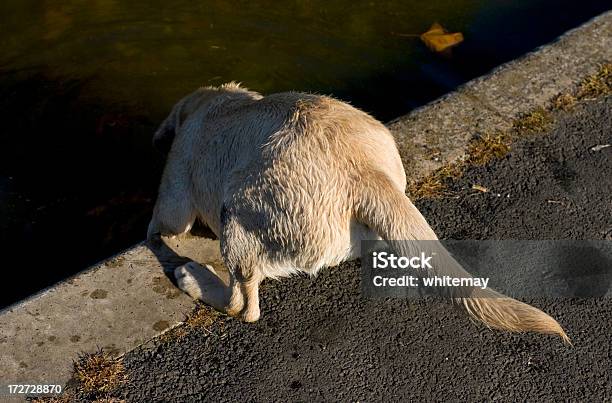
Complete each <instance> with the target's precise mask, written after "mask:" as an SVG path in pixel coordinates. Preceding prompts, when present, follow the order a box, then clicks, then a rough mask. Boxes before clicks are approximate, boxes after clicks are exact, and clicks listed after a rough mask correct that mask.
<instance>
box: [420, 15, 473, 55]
mask: <svg viewBox="0 0 612 403" xmlns="http://www.w3.org/2000/svg"><path fill="white" fill-rule="evenodd" d="M421 40H422V41H423V42H424V43H425V45H427V47H428V48H429V49H431V50H432V51H434V52H443V51H445V50H446V49H449V48H451V47H453V46H456V45H458V44H460V43H461V42H463V34H462V33H461V32H455V33H452V34H451V33H448V32H446V30H445V29H444V27H442V25H440V24H438V23H437V22H434V23H433V25H432V26H431V28H429V31H427V32H425V33H424V34H422V35H421Z"/></svg>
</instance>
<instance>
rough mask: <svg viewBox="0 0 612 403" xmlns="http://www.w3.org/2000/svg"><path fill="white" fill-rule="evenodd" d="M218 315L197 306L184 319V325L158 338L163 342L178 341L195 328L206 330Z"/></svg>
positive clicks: (199, 305)
mask: <svg viewBox="0 0 612 403" xmlns="http://www.w3.org/2000/svg"><path fill="white" fill-rule="evenodd" d="M220 315H221V314H220V313H219V312H217V311H216V310H214V309H213V308H211V307H209V306H206V305H203V304H197V305H196V306H195V307H194V308H193V311H192V312H191V313H190V314H189V315H188V316H187V318H185V322H184V323H182V324H181V325H179V326H177V327H175V328H173V329H171V330H169V331H167V332H165V333H164V334H162V335H161V336H160V337H161V339H162V340H163V341H171V340H180V339H182V338H183V337H185V336H187V334H188V333H189V331H190V330H193V329H197V328H202V329H205V330H208V328H209V327H210V326H211V325H212V324H213V323H215V321H216V320H217V318H218V317H219V316H220Z"/></svg>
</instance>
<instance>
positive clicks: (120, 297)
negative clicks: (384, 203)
mask: <svg viewBox="0 0 612 403" xmlns="http://www.w3.org/2000/svg"><path fill="white" fill-rule="evenodd" d="M611 37H612V12H607V13H605V14H603V15H601V16H599V17H597V18H595V19H593V20H591V21H590V22H588V23H586V24H584V25H583V26H581V27H579V28H577V29H575V30H573V31H570V32H568V33H567V34H565V35H563V36H562V37H561V38H560V39H559V40H557V41H556V42H554V43H552V44H550V45H547V46H544V47H542V48H540V49H538V50H537V51H535V52H534V53H530V54H528V55H526V56H524V57H522V58H521V59H519V60H516V61H513V62H511V63H508V64H506V65H504V66H502V67H500V68H498V69H496V70H495V71H493V72H492V73H491V74H490V75H488V76H485V77H482V78H478V79H476V80H473V81H471V82H469V83H467V84H466V85H464V86H462V87H460V88H459V89H458V90H457V91H456V92H453V93H451V94H449V95H447V96H445V97H443V98H441V99H439V100H437V101H435V102H432V103H431V104H429V105H427V106H425V107H423V108H420V109H417V110H415V111H413V112H412V113H410V114H408V115H406V116H403V117H401V118H399V119H396V120H394V121H392V122H390V123H389V128H390V129H391V131H392V132H393V133H394V135H395V137H396V139H397V141H398V145H399V147H400V153H401V155H402V158H403V160H404V164H405V166H406V171H407V175H408V178H409V179H416V178H419V177H422V176H424V175H427V174H428V173H430V172H432V171H433V170H434V169H436V168H438V167H440V166H442V165H443V164H445V163H447V162H451V161H453V160H456V159H457V158H460V157H461V156H462V155H464V153H465V149H466V146H467V144H468V141H469V140H470V139H471V138H472V137H473V136H474V135H476V134H482V133H487V132H492V131H495V130H497V129H508V128H509V127H510V126H511V122H512V120H513V119H515V118H516V117H518V116H520V115H521V114H523V113H525V112H527V111H529V110H531V109H533V108H535V107H538V106H544V105H546V103H547V102H548V101H549V100H550V99H551V98H552V97H553V96H555V95H556V94H558V93H560V92H567V91H570V90H572V89H573V88H574V86H575V85H576V84H578V82H579V80H580V79H581V78H583V77H585V76H587V75H589V74H592V73H594V72H595V71H596V70H597V69H598V65H599V64H601V63H604V62H609V61H610V60H612V47H610V38H611ZM432 151H433V152H436V153H439V158H437V159H436V160H431V159H429V158H428V155H431V152H432ZM170 246H171V248H172V249H173V250H174V252H176V253H178V254H179V255H181V256H184V257H185V258H186V259H193V260H195V261H198V262H200V263H207V264H212V265H213V266H214V267H215V268H216V269H218V270H222V264H221V260H220V256H219V246H218V242H217V241H213V240H210V239H206V238H196V237H191V236H190V237H186V238H184V239H181V240H179V241H175V242H173V243H172V244H170ZM186 259H180V258H178V259H177V258H176V257H172V256H171V254H167V255H155V254H154V253H153V252H151V251H150V250H149V249H148V248H147V247H146V246H144V245H143V244H139V245H136V246H135V247H133V248H132V249H130V250H128V251H126V252H124V253H121V254H119V255H117V256H116V257H114V258H112V259H109V260H107V261H105V262H102V263H100V264H99V265H97V266H95V267H93V268H90V269H88V270H85V271H84V272H82V273H80V274H78V275H76V276H74V277H72V278H70V279H68V280H66V281H63V282H61V283H59V284H57V285H55V286H53V287H51V288H49V289H47V290H45V291H43V292H41V293H39V294H37V295H34V296H32V297H31V298H29V299H27V300H25V301H23V302H21V303H19V304H16V305H14V306H11V307H9V308H7V309H5V310H4V311H2V312H0V371H1V378H0V386H2V387H4V385H6V384H9V383H10V384H13V383H30V384H32V383H34V384H35V383H45V384H49V383H61V384H63V383H65V382H66V381H67V380H68V378H69V376H70V373H71V363H72V360H74V359H75V358H76V357H77V356H78V354H79V353H80V352H83V351H88V352H89V351H92V350H95V349H97V348H99V347H102V348H105V349H108V350H111V351H113V352H115V353H117V354H123V353H125V352H127V351H129V350H131V349H133V348H135V347H136V346H138V345H140V344H141V343H143V342H146V341H147V340H149V339H151V338H153V337H154V336H156V335H158V334H159V333H161V332H163V331H164V330H165V329H167V328H170V327H172V326H174V325H176V324H178V323H179V322H180V321H182V320H183V319H184V318H185V316H186V315H187V314H188V313H189V312H190V311H191V310H192V308H193V305H194V304H193V301H191V300H190V298H189V297H187V296H186V295H183V294H182V293H181V292H180V291H179V290H178V289H177V288H175V287H174V285H173V284H172V283H171V282H170V281H169V280H168V279H167V277H166V276H165V275H164V273H163V268H164V267H175V266H178V265H179V264H181V263H183V262H184V261H186ZM2 392H4V391H2Z"/></svg>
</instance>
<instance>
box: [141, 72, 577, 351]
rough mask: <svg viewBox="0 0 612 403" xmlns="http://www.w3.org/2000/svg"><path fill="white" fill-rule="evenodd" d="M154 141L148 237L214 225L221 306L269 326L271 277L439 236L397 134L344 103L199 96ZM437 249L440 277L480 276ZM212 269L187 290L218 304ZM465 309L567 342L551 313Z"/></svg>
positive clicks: (238, 94)
mask: <svg viewBox="0 0 612 403" xmlns="http://www.w3.org/2000/svg"><path fill="white" fill-rule="evenodd" d="M154 143H155V144H156V146H158V147H161V148H164V147H166V148H168V149H169V151H168V156H167V161H166V166H165V169H164V173H163V176H162V180H161V184H160V187H159V195H158V198H157V202H156V205H155V208H154V212H153V217H152V220H151V223H150V225H149V230H148V239H150V240H154V239H156V238H159V236H161V235H165V236H173V235H178V234H182V233H185V232H187V231H189V230H190V228H191V227H192V225H193V223H194V221H195V220H196V219H199V220H201V221H202V222H203V223H205V224H206V225H208V226H209V227H210V228H211V230H212V231H213V232H214V233H215V234H216V235H217V236H218V237H219V239H220V244H221V255H222V257H223V260H224V263H225V265H226V266H227V268H228V270H229V272H230V284H229V288H230V293H229V296H228V298H227V301H226V302H225V303H223V305H224V306H223V307H221V308H223V309H225V311H226V312H227V313H228V314H230V315H234V316H239V317H241V318H242V319H243V320H245V321H247V322H254V321H257V320H258V319H259V317H260V309H259V285H260V283H261V281H262V280H263V279H265V278H268V277H270V278H281V277H286V276H290V275H292V274H294V273H297V272H306V273H309V274H313V275H314V274H316V273H317V271H318V270H320V269H321V268H323V267H327V266H335V265H338V264H339V263H341V262H343V261H346V260H351V259H355V258H357V257H358V256H359V254H360V243H361V241H362V240H372V239H383V240H415V241H416V240H436V239H437V237H436V235H435V233H434V232H433V230H432V229H431V228H430V226H429V225H428V224H427V222H426V221H425V219H424V218H423V216H422V215H421V214H420V213H419V211H418V210H417V209H416V207H415V206H414V205H413V204H412V203H411V201H410V200H409V198H408V197H407V196H406V195H405V188H406V176H405V173H404V168H403V166H402V162H401V159H400V156H399V153H398V150H397V147H396V144H395V141H394V139H393V137H392V136H391V134H390V132H389V131H388V130H387V128H386V127H385V126H384V125H383V124H382V123H380V122H378V121H377V120H376V119H374V118H372V117H371V116H369V115H368V114H366V113H364V112H362V111H360V110H358V109H356V108H354V107H352V106H350V105H348V104H346V103H343V102H340V101H338V100H336V99H333V98H330V97H326V96H319V95H312V94H304V93H297V92H286V93H280V94H272V95H269V96H262V95H260V94H258V93H256V92H253V91H249V90H247V89H245V88H241V87H240V86H239V85H237V84H234V83H230V84H225V85H222V86H220V87H207V88H200V89H198V90H196V91H195V92H193V93H192V94H190V95H188V96H186V97H185V98H183V99H182V100H181V101H179V102H178V103H177V104H176V105H175V106H174V108H173V110H172V112H171V113H170V115H169V116H168V117H167V118H166V120H165V121H164V122H163V123H162V124H161V126H160V128H159V130H158V131H157V132H156V133H155V135H154ZM402 244H410V242H407V243H406V242H403V243H402ZM406 248H407V249H410V247H409V246H408V247H406ZM400 249H401V247H400ZM398 252H400V253H403V254H404V255H405V254H406V253H409V252H410V250H400V251H398ZM437 252H438V255H439V256H441V257H442V258H443V260H444V263H445V264H444V265H441V268H440V269H439V270H440V272H439V273H437V274H441V275H451V276H456V277H469V276H470V275H469V273H467V272H466V271H465V270H464V269H463V268H462V267H461V266H460V265H459V264H458V263H457V262H456V261H455V260H454V259H453V258H452V257H451V256H450V255H449V254H448V252H446V251H445V250H444V249H443V248H442V247H440V250H438V251H437ZM201 272H202V268H201V267H199V266H198V265H197V264H194V263H190V264H187V265H183V266H180V267H178V268H176V270H175V276H176V279H177V283H178V285H179V286H180V287H181V288H182V289H183V290H184V291H185V292H187V293H188V294H189V295H191V296H192V297H194V298H197V299H202V300H204V301H205V302H209V303H211V304H212V305H213V306H217V307H219V305H220V303H219V302H218V301H210V300H208V298H207V295H206V292H205V291H204V287H203V286H202V280H201ZM454 300H455V301H456V302H458V303H459V304H460V305H462V306H464V307H465V309H466V310H467V312H468V313H469V314H470V315H471V316H472V317H474V318H476V319H478V320H480V321H482V322H484V323H485V324H486V325H487V326H489V327H492V328H497V329H504V330H509V331H519V332H521V331H536V332H541V333H552V334H558V335H560V336H561V337H562V338H563V339H564V340H568V339H567V336H566V335H565V332H564V331H563V329H562V328H561V326H559V324H558V323H557V322H556V321H555V320H554V319H552V318H551V317H550V316H548V315H547V314H545V313H544V312H542V311H540V310H538V309H536V308H534V307H531V306H529V305H527V304H524V303H522V302H519V301H516V300H514V299H511V298H508V297H505V296H503V295H501V294H498V293H496V292H495V291H493V290H490V289H486V290H478V292H476V291H475V292H474V294H473V295H469V296H461V297H456V298H454Z"/></svg>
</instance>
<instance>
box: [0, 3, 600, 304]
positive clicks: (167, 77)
mask: <svg viewBox="0 0 612 403" xmlns="http://www.w3.org/2000/svg"><path fill="white" fill-rule="evenodd" d="M85 4H86V5H85ZM606 4H607V2H603V1H591V0H585V1H581V2H576V1H552V0H546V1H533V0H513V1H484V0H483V1H462V0H455V1H439V2H432V1H384V2H383V1H379V2H355V1H345V0H342V1H335V2H330V1H298V2H273V1H259V0H258V1H235V2H224V1H200V2H186V1H172V2H165V1H158V0H155V1H148V2H144V1H131V2H128V1H121V2H120V1H115V0H91V1H89V2H87V3H83V2H78V1H66V0H56V1H27V0H3V1H2V2H1V3H0V122H1V128H0V241H1V242H2V252H3V264H2V266H3V267H2V268H3V271H2V274H3V276H4V277H3V281H2V283H1V284H2V285H1V286H0V287H1V289H0V306H6V305H7V304H9V303H11V302H14V301H16V300H18V299H21V298H23V297H25V296H27V295H29V294H31V293H33V292H36V291H37V290H40V289H41V288H43V287H45V286H48V285H50V284H52V283H54V282H55V281H58V280H60V279H62V278H65V277H66V276H68V275H70V274H72V273H75V272H77V271H79V270H81V269H83V268H85V267H86V266H88V265H90V264H93V263H95V262H96V261H98V260H100V259H102V258H105V257H107V256H108V255H110V254H112V253H116V252H118V251H119V250H121V249H123V248H126V247H128V246H130V245H131V244H133V243H135V242H137V241H139V240H141V239H142V238H143V237H144V233H145V228H146V224H147V221H148V217H149V215H150V212H151V207H152V203H153V201H154V197H155V190H156V186H157V181H158V178H159V173H160V169H161V168H160V167H161V162H162V161H161V158H160V156H158V155H156V154H155V153H154V152H153V151H152V150H151V147H150V138H151V134H152V132H153V130H154V129H155V127H156V126H157V124H158V123H159V122H160V120H161V119H163V117H164V116H165V114H166V113H167V112H168V111H169V109H170V108H171V106H172V105H173V104H174V102H176V100H178V99H179V98H180V97H181V96H182V95H184V94H185V93H187V92H189V91H191V90H193V89H194V88H196V87H198V86H200V85H216V84H220V83H223V82H226V81H230V80H236V81H241V82H243V83H244V85H246V86H247V87H249V88H252V89H255V90H258V91H261V92H264V93H269V92H276V91H284V90H303V91H316V92H320V93H326V94H333V95H335V96H337V97H339V98H341V99H344V100H348V101H351V102H352V103H353V104H354V105H357V106H359V107H360V108H362V109H364V110H366V111H368V112H371V113H372V114H374V115H375V116H376V117H378V118H379V119H381V120H388V119H391V118H393V117H396V116H399V115H401V114H403V113H406V112H408V111H410V110H411V109H413V108H414V107H416V106H419V105H423V104H425V103H427V102H429V101H431V100H433V99H435V98H437V97H438V96H440V95H442V94H444V93H446V92H449V91H451V90H453V89H454V88H455V87H456V86H457V85H459V84H461V83H463V82H465V81H467V80H469V79H471V78H473V77H476V76H479V75H481V74H484V73H486V72H487V71H488V70H490V69H491V68H493V67H495V66H497V65H499V64H500V63H503V62H505V61H508V60H511V59H513V58H516V57H517V56H520V55H521V54H524V53H525V52H527V51H530V50H532V49H533V48H535V47H537V46H539V45H542V44H544V43H547V42H549V41H551V40H553V39H554V38H555V37H557V36H558V35H559V34H561V33H563V32H564V31H566V30H568V29H570V28H573V27H575V26H578V25H579V24H580V23H582V22H584V21H586V20H588V19H589V18H591V17H593V16H595V15H597V14H600V13H601V12H603V11H605V10H606V8H607V7H606ZM435 21H438V22H440V23H442V24H443V25H444V26H445V27H447V28H448V29H449V30H451V31H453V32H456V31H460V32H463V34H464V36H465V42H464V43H463V44H461V45H460V46H458V47H457V48H455V49H454V50H453V52H452V54H451V55H446V56H440V55H436V54H433V53H431V52H430V51H429V50H428V49H427V48H426V47H425V46H424V45H423V44H422V43H420V41H419V40H418V38H414V37H410V36H402V35H398V34H420V33H422V32H424V31H426V30H427V29H428V28H429V26H430V25H431V23H433V22H435Z"/></svg>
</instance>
